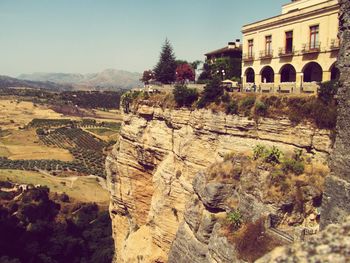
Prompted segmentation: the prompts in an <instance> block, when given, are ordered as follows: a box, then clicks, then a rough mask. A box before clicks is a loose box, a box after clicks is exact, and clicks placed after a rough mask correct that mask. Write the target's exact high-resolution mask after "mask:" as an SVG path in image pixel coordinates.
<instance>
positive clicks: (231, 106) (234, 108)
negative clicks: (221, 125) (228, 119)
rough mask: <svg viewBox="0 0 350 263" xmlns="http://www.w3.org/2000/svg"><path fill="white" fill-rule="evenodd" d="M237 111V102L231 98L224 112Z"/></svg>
mask: <svg viewBox="0 0 350 263" xmlns="http://www.w3.org/2000/svg"><path fill="white" fill-rule="evenodd" d="M237 113H238V103H237V101H235V100H233V101H231V102H230V103H229V104H228V105H227V106H226V114H237Z"/></svg>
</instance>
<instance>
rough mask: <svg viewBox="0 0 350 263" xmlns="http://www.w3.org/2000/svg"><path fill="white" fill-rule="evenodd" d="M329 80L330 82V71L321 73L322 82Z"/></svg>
mask: <svg viewBox="0 0 350 263" xmlns="http://www.w3.org/2000/svg"><path fill="white" fill-rule="evenodd" d="M330 80H331V72H330V71H323V72H322V82H324V81H330Z"/></svg>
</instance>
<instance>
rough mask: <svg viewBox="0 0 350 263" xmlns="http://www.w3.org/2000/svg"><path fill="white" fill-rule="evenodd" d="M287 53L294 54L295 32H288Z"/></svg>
mask: <svg viewBox="0 0 350 263" xmlns="http://www.w3.org/2000/svg"><path fill="white" fill-rule="evenodd" d="M285 49H286V53H287V54H290V53H293V31H288V32H286V46H285Z"/></svg>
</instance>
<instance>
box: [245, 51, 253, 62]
mask: <svg viewBox="0 0 350 263" xmlns="http://www.w3.org/2000/svg"><path fill="white" fill-rule="evenodd" d="M242 59H243V61H244V62H252V61H254V53H247V54H243V56H242Z"/></svg>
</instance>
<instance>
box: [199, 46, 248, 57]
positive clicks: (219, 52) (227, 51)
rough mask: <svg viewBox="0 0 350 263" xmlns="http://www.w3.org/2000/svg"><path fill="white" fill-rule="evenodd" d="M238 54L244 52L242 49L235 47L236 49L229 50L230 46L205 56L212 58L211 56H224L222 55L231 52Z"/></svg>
mask: <svg viewBox="0 0 350 263" xmlns="http://www.w3.org/2000/svg"><path fill="white" fill-rule="evenodd" d="M232 51H233V52H237V51H242V48H241V47H234V48H229V47H228V46H226V47H223V48H220V49H217V50H214V51H211V52H208V53H206V54H204V55H205V56H210V55H216V54H222V53H231V52H232Z"/></svg>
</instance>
